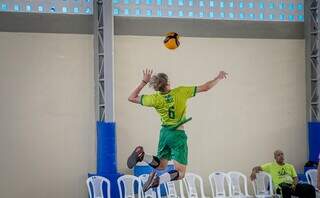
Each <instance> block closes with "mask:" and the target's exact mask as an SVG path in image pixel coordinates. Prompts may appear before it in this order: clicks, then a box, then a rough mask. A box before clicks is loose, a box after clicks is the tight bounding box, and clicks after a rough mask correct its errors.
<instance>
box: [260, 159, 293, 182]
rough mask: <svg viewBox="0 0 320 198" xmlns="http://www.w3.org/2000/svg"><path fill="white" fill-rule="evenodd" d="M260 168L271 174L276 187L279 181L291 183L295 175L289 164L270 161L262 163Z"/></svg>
mask: <svg viewBox="0 0 320 198" xmlns="http://www.w3.org/2000/svg"><path fill="white" fill-rule="evenodd" d="M261 168H262V170H263V171H265V172H267V173H269V174H270V175H271V177H272V183H273V185H274V186H275V187H276V188H277V187H278V186H279V184H281V183H288V184H292V183H293V178H294V177H297V173H296V170H295V168H294V167H293V165H291V164H287V163H285V164H284V165H279V164H277V163H276V162H271V163H266V164H264V165H262V166H261Z"/></svg>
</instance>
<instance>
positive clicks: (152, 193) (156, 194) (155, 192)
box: [139, 174, 161, 198]
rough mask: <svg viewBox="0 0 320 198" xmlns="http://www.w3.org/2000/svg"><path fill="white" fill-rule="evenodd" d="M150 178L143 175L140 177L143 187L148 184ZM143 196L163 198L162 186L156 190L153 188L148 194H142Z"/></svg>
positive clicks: (147, 175)
mask: <svg viewBox="0 0 320 198" xmlns="http://www.w3.org/2000/svg"><path fill="white" fill-rule="evenodd" d="M148 177H149V174H142V175H140V176H139V179H140V182H141V186H143V184H144V183H146V182H147V180H148ZM142 196H143V197H144V198H161V194H160V186H159V187H157V188H155V189H154V188H151V189H149V190H148V191H147V192H142Z"/></svg>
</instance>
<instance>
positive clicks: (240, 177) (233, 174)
mask: <svg viewBox="0 0 320 198" xmlns="http://www.w3.org/2000/svg"><path fill="white" fill-rule="evenodd" d="M228 176H229V178H230V190H231V196H232V197H252V196H250V195H249V193H248V183H247V177H246V176H245V175H244V174H242V173H240V172H237V171H230V172H228ZM241 181H242V182H241ZM241 184H243V186H242V187H243V188H241ZM242 189H243V190H242Z"/></svg>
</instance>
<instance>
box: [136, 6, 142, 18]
mask: <svg viewBox="0 0 320 198" xmlns="http://www.w3.org/2000/svg"><path fill="white" fill-rule="evenodd" d="M140 15H141V10H140V9H139V8H137V9H136V16H140Z"/></svg>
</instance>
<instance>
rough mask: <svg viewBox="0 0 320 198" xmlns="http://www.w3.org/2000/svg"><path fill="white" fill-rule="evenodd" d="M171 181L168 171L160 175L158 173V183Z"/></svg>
mask: <svg viewBox="0 0 320 198" xmlns="http://www.w3.org/2000/svg"><path fill="white" fill-rule="evenodd" d="M169 181H171V177H170V174H169V173H163V174H162V175H160V182H159V183H160V184H163V183H166V182H169Z"/></svg>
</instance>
